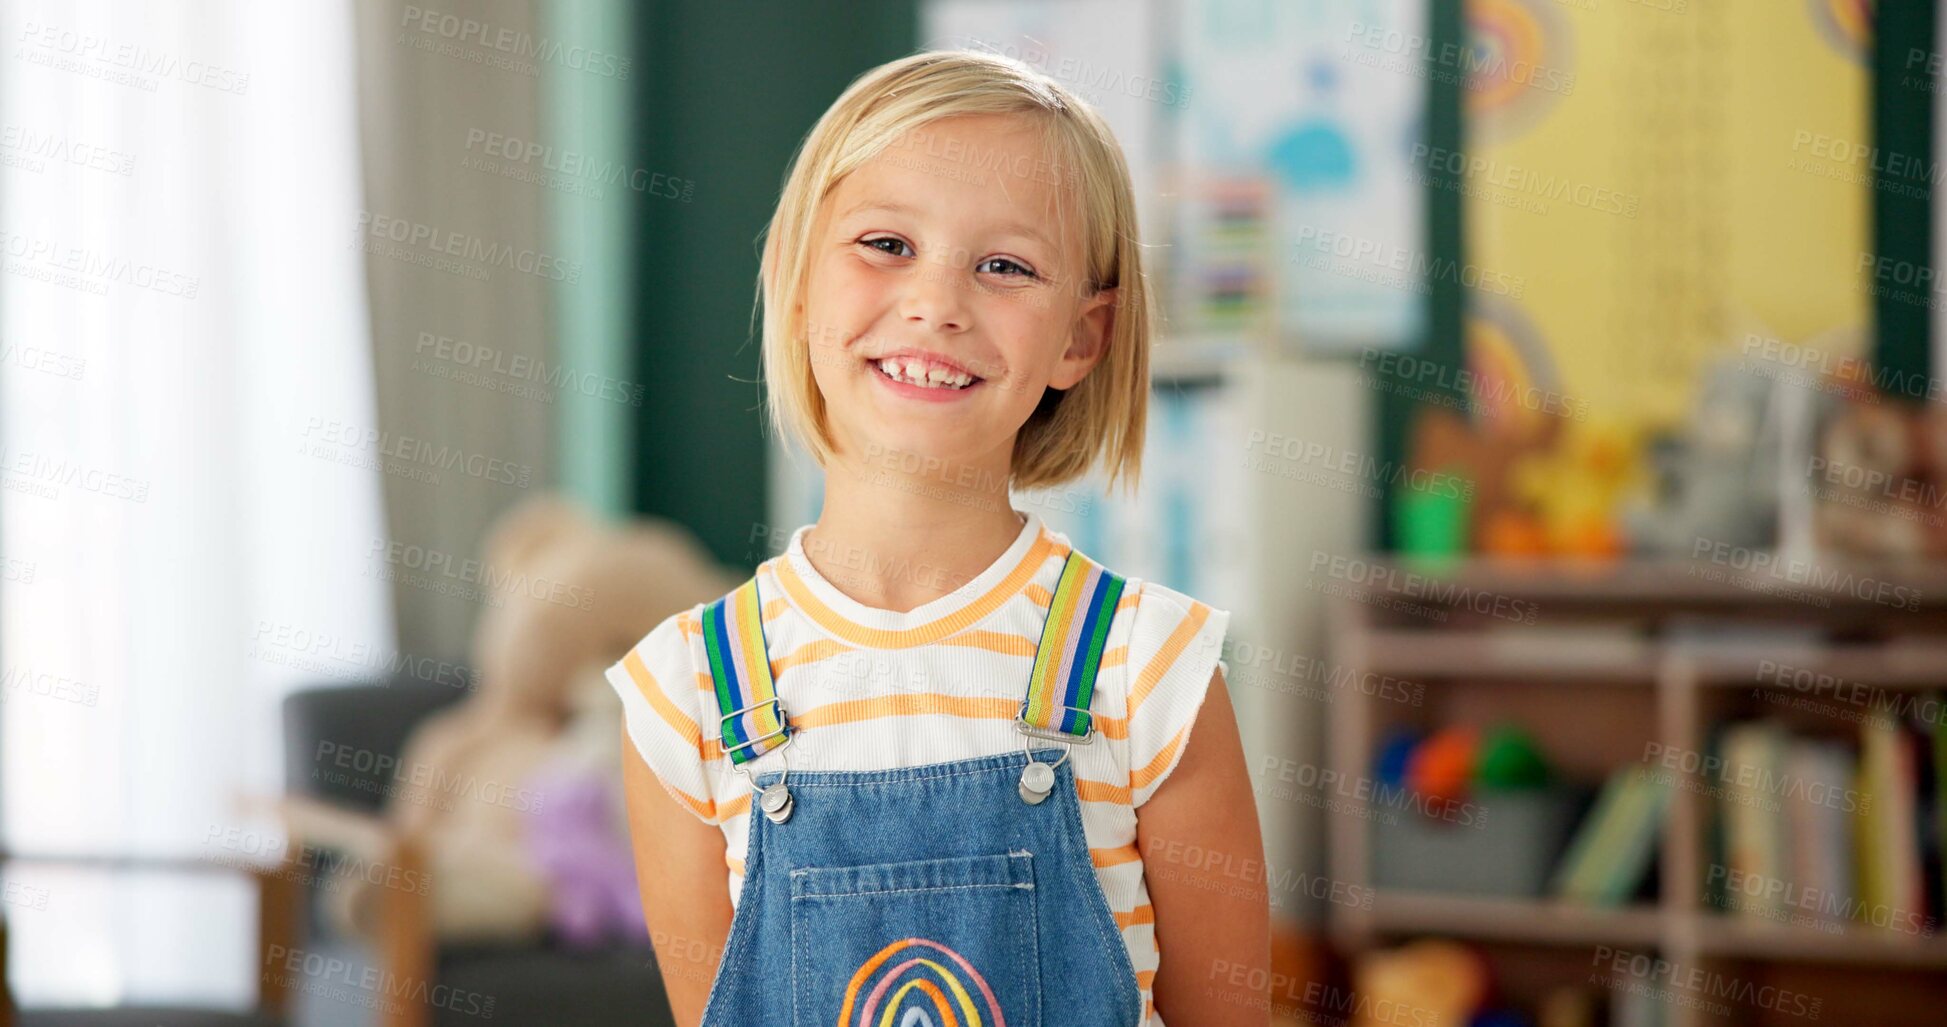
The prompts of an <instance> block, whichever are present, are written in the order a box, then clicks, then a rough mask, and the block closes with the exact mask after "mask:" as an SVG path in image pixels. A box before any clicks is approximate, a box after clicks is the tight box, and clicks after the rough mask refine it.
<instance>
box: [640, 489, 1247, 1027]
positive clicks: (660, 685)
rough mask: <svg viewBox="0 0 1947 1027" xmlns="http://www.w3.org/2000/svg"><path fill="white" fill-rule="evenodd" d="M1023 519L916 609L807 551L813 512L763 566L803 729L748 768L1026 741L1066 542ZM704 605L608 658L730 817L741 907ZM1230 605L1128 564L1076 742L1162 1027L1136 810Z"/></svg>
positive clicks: (896, 764) (680, 779)
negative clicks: (842, 581)
mask: <svg viewBox="0 0 1947 1027" xmlns="http://www.w3.org/2000/svg"><path fill="white" fill-rule="evenodd" d="M1024 516H1025V517H1026V523H1025V524H1024V525H1022V528H1021V533H1020V535H1019V537H1017V538H1016V539H1015V540H1014V543H1013V544H1012V545H1011V546H1010V547H1009V548H1008V550H1007V551H1006V552H1005V553H1002V554H1001V556H1000V558H999V559H997V560H996V561H994V563H993V564H992V565H991V566H989V567H988V568H987V569H986V570H984V571H982V572H981V573H980V574H979V575H977V576H976V577H974V578H973V579H972V580H970V581H968V582H967V583H966V584H965V585H963V586H961V587H958V588H955V589H953V590H952V591H950V592H948V593H947V594H946V595H943V596H941V597H940V598H938V599H935V600H933V601H932V602H929V603H926V604H925V605H923V606H920V607H917V608H915V609H913V610H910V611H907V612H904V613H899V612H894V611H891V610H881V609H876V608H874V607H869V606H865V605H864V604H862V603H859V602H857V601H856V600H853V599H851V598H850V597H848V596H847V595H845V594H844V593H843V592H841V591H839V589H838V588H837V587H835V586H834V585H833V584H832V583H831V582H830V581H827V580H826V579H825V578H824V577H822V576H821V575H820V574H819V572H818V571H817V570H815V569H813V567H812V565H811V563H810V561H809V560H808V559H806V557H805V552H804V541H803V540H804V535H805V532H806V531H807V530H808V529H809V527H810V526H809V525H806V526H805V527H801V528H799V529H797V530H796V531H795V532H793V533H792V535H791V541H790V544H789V546H788V547H787V548H786V550H785V551H784V552H783V553H782V554H780V555H778V556H774V557H772V558H771V559H769V560H766V561H764V563H762V564H760V565H759V566H758V569H757V589H758V598H759V605H760V608H761V609H762V611H763V613H762V616H763V620H764V634H765V640H766V643H767V645H768V647H769V653H770V658H771V666H772V673H773V675H774V677H775V680H776V686H777V694H778V697H779V698H780V699H782V700H783V701H784V705H785V706H786V708H787V710H788V712H789V715H790V723H791V727H792V741H791V744H790V745H789V746H788V747H786V748H784V749H781V750H778V751H776V752H770V753H766V754H765V755H764V756H763V757H762V758H760V759H758V760H756V761H753V762H751V763H749V764H746V766H745V769H746V770H747V771H749V772H750V774H751V775H752V776H756V775H757V774H761V773H763V772H765V771H769V770H775V769H778V767H779V766H780V765H782V764H781V762H780V761H782V760H784V759H785V758H786V754H788V762H789V766H790V767H791V769H793V770H813V769H815V770H891V769H897V768H901V767H911V766H917V765H921V764H927V763H940V762H945V761H949V760H958V759H971V758H974V757H979V756H990V755H995V754H997V753H1004V752H1019V751H1021V741H1022V739H1021V736H1020V735H1019V734H1018V733H1017V732H1016V731H1015V729H1014V718H1015V716H1016V714H1017V713H1018V712H1019V708H1020V702H1021V698H1022V696H1023V695H1024V694H1025V690H1026V688H1027V682H1028V676H1029V672H1030V671H1031V670H1032V668H1033V665H1034V649H1035V645H1036V643H1037V642H1039V641H1040V638H1041V629H1042V625H1043V623H1044V622H1045V621H1046V620H1047V616H1048V605H1049V603H1050V602H1051V600H1052V598H1053V592H1054V589H1055V587H1056V585H1057V583H1058V581H1059V579H1060V576H1061V570H1062V565H1063V563H1064V562H1065V561H1066V559H1067V556H1068V553H1069V550H1070V548H1071V546H1070V543H1069V540H1068V538H1067V536H1065V535H1063V534H1061V533H1060V532H1057V531H1054V530H1052V529H1049V528H1048V527H1046V526H1045V525H1044V524H1043V523H1042V521H1041V519H1040V518H1039V517H1038V516H1036V515H1035V514H1033V513H1027V514H1025V515H1024ZM910 571H911V573H912V574H915V575H919V574H925V573H926V571H925V570H924V569H923V568H911V569H910ZM703 605H704V604H698V605H697V606H695V607H692V608H690V609H688V610H685V611H682V612H680V613H677V614H674V615H672V616H671V617H669V618H668V619H666V620H664V621H663V622H662V623H661V624H659V625H657V626H656V627H655V629H654V630H652V631H650V632H649V634H648V635H647V636H646V637H645V638H643V639H642V641H640V642H638V643H636V645H635V646H634V648H632V649H631V650H630V651H629V653H628V655H626V656H624V657H623V658H622V659H621V660H620V661H618V662H616V663H615V664H614V665H613V666H611V667H609V668H608V672H607V673H608V680H609V683H610V684H611V685H613V686H614V688H615V690H616V692H617V694H619V695H620V696H621V698H622V705H623V708H624V711H625V714H626V718H627V724H628V729H629V737H630V738H631V739H632V740H633V741H634V743H635V747H636V749H637V750H638V751H640V752H641V754H642V758H643V760H644V761H645V762H647V763H648V765H649V767H650V769H651V770H653V771H655V774H656V776H657V778H658V779H659V780H660V781H661V782H662V785H663V787H664V788H666V789H667V790H668V791H669V793H670V795H671V796H673V797H674V798H675V799H676V801H677V802H678V803H680V804H681V805H682V806H683V807H684V808H686V809H688V810H690V811H691V812H692V813H694V814H695V815H696V816H697V817H698V818H700V819H702V820H703V821H704V822H705V823H710V824H716V825H718V826H719V827H720V828H721V829H722V830H723V835H724V840H725V842H726V844H727V851H726V853H725V859H726V861H727V862H728V864H729V874H728V879H727V881H726V886H727V887H728V888H729V891H730V901H731V904H732V906H733V907H734V906H735V904H736V903H737V902H738V900H739V898H740V897H741V893H742V890H743V882H744V874H743V870H744V856H745V847H746V846H747V845H748V843H749V837H748V832H749V822H748V820H747V819H746V818H748V817H749V816H750V815H751V788H750V784H749V782H747V781H746V780H745V779H744V777H743V776H742V775H741V774H739V773H737V772H736V771H734V770H732V769H731V764H730V761H729V760H728V759H726V758H725V756H724V754H723V748H722V743H721V740H720V737H719V736H718V734H717V724H718V713H717V706H716V697H715V693H714V692H713V691H712V690H711V688H712V686H711V681H710V676H709V674H708V667H709V660H708V657H707V655H706V652H705V649H704V644H703V636H702V634H701V633H700V631H699V627H698V626H699V624H700V623H701V619H702V610H703ZM1229 620H1230V614H1229V612H1228V611H1225V610H1220V609H1216V608H1214V607H1211V606H1208V605H1206V604H1204V603H1201V602H1198V601H1196V600H1194V599H1191V598H1189V597H1188V596H1185V595H1183V594H1182V593H1180V592H1176V591H1173V590H1171V589H1169V588H1165V587H1164V586H1162V585H1158V584H1156V583H1155V582H1151V581H1143V580H1141V579H1138V578H1133V577H1132V578H1128V579H1127V582H1126V584H1125V587H1124V590H1123V594H1122V599H1121V602H1120V603H1119V604H1118V605H1117V607H1116V611H1115V615H1114V618H1113V619H1112V620H1111V621H1110V623H1109V633H1108V636H1107V639H1106V643H1105V650H1104V655H1103V658H1102V663H1101V670H1100V672H1099V673H1098V674H1097V677H1096V681H1095V691H1094V698H1093V700H1092V704H1091V709H1092V711H1093V714H1094V720H1095V724H1096V728H1097V731H1098V734H1097V736H1096V740H1095V742H1094V743H1092V744H1087V745H1076V746H1073V747H1072V750H1071V751H1072V756H1071V757H1070V759H1071V760H1072V761H1073V762H1074V766H1075V779H1076V786H1077V789H1078V792H1079V794H1080V797H1081V809H1082V827H1083V830H1084V833H1085V834H1086V835H1087V838H1088V845H1089V856H1090V858H1091V859H1092V861H1093V862H1094V864H1095V873H1096V878H1097V879H1098V880H1099V881H1100V882H1101V884H1102V891H1103V894H1104V895H1105V896H1106V897H1107V898H1108V901H1109V908H1110V910H1112V911H1113V912H1114V913H1115V918H1116V922H1117V924H1118V925H1120V926H1121V928H1122V938H1123V941H1124V942H1125V943H1126V944H1127V945H1128V948H1129V958H1130V962H1131V963H1133V964H1134V966H1135V968H1136V978H1137V983H1138V985H1139V986H1140V988H1141V990H1142V994H1143V1004H1144V1009H1145V1011H1146V1013H1147V1015H1146V1020H1145V1022H1146V1023H1147V1024H1148V1025H1149V1027H1162V1020H1161V1018H1160V1017H1157V1016H1156V1015H1155V1013H1154V1009H1153V1005H1152V1002H1151V995H1150V992H1151V983H1152V982H1153V980H1154V978H1155V976H1156V967H1157V965H1158V963H1159V962H1160V953H1159V952H1158V951H1157V947H1156V936H1155V926H1154V925H1155V914H1154V910H1153V909H1152V908H1151V906H1150V902H1149V890H1148V888H1147V887H1146V886H1145V883H1144V879H1143V863H1142V858H1141V856H1140V854H1139V853H1138V852H1137V849H1136V808H1137V807H1139V806H1141V805H1142V804H1143V803H1144V802H1147V801H1148V800H1149V797H1150V796H1151V795H1153V794H1155V792H1156V789H1157V787H1158V786H1160V785H1161V784H1162V782H1163V780H1164V779H1165V778H1166V777H1168V776H1169V774H1170V772H1171V771H1172V770H1173V769H1175V767H1176V764H1177V761H1178V759H1179V758H1180V756H1181V754H1182V752H1183V746H1184V743H1185V742H1186V741H1187V740H1188V738H1189V734H1190V727H1191V724H1192V723H1193V722H1194V721H1195V719H1196V715H1197V710H1198V708H1199V707H1200V706H1201V704H1202V702H1203V697H1204V695H1205V693H1206V691H1207V689H1208V686H1209V683H1210V676H1211V672H1212V670H1213V669H1214V668H1215V667H1217V666H1218V665H1219V664H1220V662H1221V661H1220V659H1219V656H1220V648H1221V643H1222V642H1223V637H1224V629H1225V627H1226V625H1227V624H1228V623H1229ZM706 728H707V730H706ZM1037 744H1049V743H1037Z"/></svg>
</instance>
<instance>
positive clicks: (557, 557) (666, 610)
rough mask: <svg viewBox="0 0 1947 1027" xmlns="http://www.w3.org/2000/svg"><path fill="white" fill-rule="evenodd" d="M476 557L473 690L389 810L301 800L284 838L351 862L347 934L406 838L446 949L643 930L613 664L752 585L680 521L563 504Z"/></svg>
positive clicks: (381, 898)
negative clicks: (615, 516)
mask: <svg viewBox="0 0 1947 1027" xmlns="http://www.w3.org/2000/svg"><path fill="white" fill-rule="evenodd" d="M483 549H484V552H483V554H482V555H483V564H484V566H485V567H486V568H487V569H488V573H487V574H486V577H487V579H488V580H489V581H490V582H491V583H492V585H493V590H492V598H491V599H490V600H489V601H488V603H487V604H486V606H485V608H484V609H483V611H482V613H481V616H480V619H479V621H478V623H477V625H476V626H475V630H474V635H473V638H472V640H471V644H470V657H471V664H472V667H473V669H474V671H475V672H476V674H477V680H476V683H475V685H474V688H473V691H472V694H470V695H468V696H467V697H466V698H465V699H463V700H461V701H460V702H458V703H457V704H455V705H453V706H450V707H448V708H446V709H444V710H442V711H441V712H438V713H435V714H433V715H431V716H429V717H428V718H427V719H426V720H425V721H424V722H423V723H421V724H420V725H419V726H418V727H417V728H416V729H415V730H414V731H413V733H412V734H411V735H410V737H409V738H408V740H407V743H406V745H405V748H404V752H403V753H401V755H400V759H399V764H398V765H399V771H398V772H397V773H396V774H395V777H394V781H393V782H392V783H393V784H394V785H395V787H393V788H391V789H389V796H388V801H387V804H386V808H385V811H384V813H383V814H382V815H381V816H380V817H377V818H373V817H369V816H367V815H364V814H361V813H357V812H353V811H348V810H343V809H338V808H333V807H328V806H326V805H325V804H323V803H321V802H318V801H316V800H312V799H307V798H302V797H295V796H293V797H287V798H286V799H285V800H284V801H283V803H282V804H281V805H282V810H283V813H284V818H285V822H286V825H287V828H288V829H289V830H290V832H291V834H292V837H293V840H294V841H296V840H299V839H302V840H305V841H308V842H312V843H315V844H320V845H326V846H329V847H332V848H335V849H339V850H340V851H343V852H346V853H347V854H349V855H350V856H351V857H352V858H351V859H350V860H347V861H346V865H347V866H348V867H351V868H353V869H351V870H341V871H340V874H339V876H338V879H336V880H334V881H332V882H331V886H330V887H328V888H326V889H325V894H326V896H327V900H326V910H327V915H328V917H329V918H330V920H331V921H332V923H333V925H334V927H336V928H337V930H338V931H339V932H340V933H343V934H349V935H354V936H360V937H365V938H371V937H373V936H374V935H375V933H376V931H377V923H378V916H379V905H380V904H381V903H383V902H385V901H386V900H387V896H386V895H385V894H384V893H385V891H386V890H387V888H388V887H390V885H388V884H387V876H386V875H383V874H374V873H371V872H369V865H370V863H371V862H383V861H385V860H388V859H390V858H392V857H393V856H394V855H396V853H397V852H398V851H399V849H400V846H401V845H402V844H410V845H411V846H412V847H413V848H414V850H415V851H416V853H417V858H418V859H419V860H421V861H423V864H424V879H425V880H426V881H427V882H429V888H428V897H429V900H430V901H429V905H430V908H431V930H432V934H433V936H434V937H435V938H436V939H437V940H439V941H442V942H452V941H468V942H479V941H509V940H521V939H531V938H534V937H536V936H538V935H540V934H541V933H542V932H543V931H544V930H546V929H547V928H550V927H552V928H554V929H555V930H556V932H557V933H558V934H565V935H566V936H567V937H568V938H569V939H570V940H579V941H586V942H593V941H595V940H596V939H597V938H598V937H599V936H601V935H603V934H604V933H613V932H611V931H610V929H611V928H619V929H620V931H621V933H624V934H627V935H629V936H636V935H639V934H640V933H641V930H642V928H641V913H640V906H639V905H638V904H636V903H635V900H634V894H635V882H634V880H633V878H632V876H628V872H629V871H630V868H631V867H632V863H631V862H630V855H629V852H628V838H627V829H626V827H625V826H624V816H623V808H622V799H621V795H620V783H619V780H617V775H616V773H615V767H616V765H617V761H618V757H619V746H620V738H621V723H620V719H621V707H620V705H619V704H618V703H616V702H615V699H614V696H613V693H612V692H611V691H610V690H609V688H608V685H607V683H606V681H605V680H604V678H603V670H604V669H605V668H606V667H608V666H610V665H611V664H613V663H614V662H615V661H617V660H619V659H621V658H622V656H623V655H624V654H626V653H627V651H628V650H629V648H630V647H631V646H633V645H634V644H635V643H636V642H637V641H639V640H640V639H641V638H642V637H643V636H644V635H645V634H647V633H648V631H649V630H650V629H651V628H653V627H655V625H657V624H658V623H660V622H661V621H662V620H663V619H665V618H666V617H668V616H670V615H671V614H674V613H676V612H679V611H681V610H684V609H688V608H690V607H692V606H694V605H696V604H697V603H699V602H705V601H708V600H711V599H714V598H716V597H718V596H720V595H723V594H724V593H726V592H728V591H729V590H730V589H731V588H733V587H735V585H736V584H737V582H738V581H740V580H741V579H742V575H739V574H737V573H735V572H733V571H732V570H730V569H728V568H726V567H724V566H722V565H720V564H718V563H717V562H716V561H715V560H714V559H713V558H712V557H711V556H710V555H709V554H708V553H707V552H706V551H705V550H704V548H703V547H702V545H701V544H700V543H699V542H698V541H697V540H696V539H695V538H694V536H692V535H691V534H690V533H689V532H687V531H686V530H684V529H682V528H680V527H678V526H676V525H674V524H671V523H669V522H665V521H657V520H636V521H632V522H627V523H623V524H609V523H604V522H602V521H599V520H597V519H596V518H594V517H592V516H591V515H589V514H588V513H586V512H585V511H583V510H582V509H581V508H580V507H578V506H577V505H575V504H574V503H572V502H570V501H568V500H566V499H564V498H561V497H558V496H553V495H538V496H535V497H532V498H530V499H528V500H525V501H523V502H521V503H520V504H518V505H516V506H515V507H513V508H512V509H510V510H509V511H508V512H507V513H505V514H504V515H502V517H501V518H500V519H499V520H498V521H496V522H495V524H494V526H493V527H492V528H491V529H490V531H489V532H488V537H487V538H486V540H485V545H484V547H483ZM374 881H376V882H378V883H373V882H374Z"/></svg>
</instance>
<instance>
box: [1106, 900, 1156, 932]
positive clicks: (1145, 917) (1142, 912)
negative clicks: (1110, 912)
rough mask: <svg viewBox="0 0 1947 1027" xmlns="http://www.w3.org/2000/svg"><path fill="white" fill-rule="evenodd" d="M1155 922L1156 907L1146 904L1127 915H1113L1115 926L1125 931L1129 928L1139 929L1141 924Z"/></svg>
mask: <svg viewBox="0 0 1947 1027" xmlns="http://www.w3.org/2000/svg"><path fill="white" fill-rule="evenodd" d="M1155 922H1156V907H1155V906H1152V905H1150V904H1149V903H1147V902H1145V903H1143V904H1142V905H1140V906H1137V907H1136V908H1135V909H1132V910H1130V911H1129V912H1127V913H1117V914H1116V915H1115V925H1116V926H1117V927H1120V928H1122V929H1123V930H1125V931H1126V930H1128V929H1129V928H1131V927H1141V926H1142V925H1143V924H1153V923H1155Z"/></svg>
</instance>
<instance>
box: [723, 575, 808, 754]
mask: <svg viewBox="0 0 1947 1027" xmlns="http://www.w3.org/2000/svg"><path fill="white" fill-rule="evenodd" d="M703 645H704V647H705V648H706V649H708V650H709V652H710V680H711V681H713V682H715V684H716V692H717V711H718V712H719V713H721V714H723V716H722V718H721V719H720V720H719V721H718V725H719V727H720V728H721V730H722V735H723V751H724V752H726V753H728V754H729V755H730V761H731V762H732V763H733V764H741V763H749V762H750V761H751V760H754V759H756V758H757V757H759V756H762V755H764V754H765V753H767V752H769V751H771V750H772V749H775V748H777V747H778V746H780V745H783V744H784V743H785V742H786V741H787V740H788V739H789V738H790V736H791V726H790V724H789V723H788V722H787V721H786V718H785V712H784V704H783V703H782V702H780V701H778V697H777V682H776V681H774V680H773V679H772V678H771V660H770V655H769V651H768V649H767V648H766V647H765V644H764V615H763V608H762V607H761V606H760V605H759V603H758V600H757V579H756V578H754V577H753V578H751V579H750V580H749V581H746V582H744V583H743V584H742V585H739V586H737V588H736V589H735V590H734V591H732V592H731V593H730V594H729V595H726V596H724V597H723V598H722V599H719V600H717V601H716V602H714V603H711V604H710V605H708V606H706V607H704V608H703Z"/></svg>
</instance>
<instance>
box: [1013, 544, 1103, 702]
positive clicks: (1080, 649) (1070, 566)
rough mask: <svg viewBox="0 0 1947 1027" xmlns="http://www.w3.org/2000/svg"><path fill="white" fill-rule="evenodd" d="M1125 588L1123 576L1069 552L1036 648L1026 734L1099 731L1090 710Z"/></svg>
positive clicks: (1031, 676)
mask: <svg viewBox="0 0 1947 1027" xmlns="http://www.w3.org/2000/svg"><path fill="white" fill-rule="evenodd" d="M1122 586H1123V579H1122V578H1121V577H1120V576H1118V575H1115V574H1112V573H1110V572H1109V570H1108V568H1106V567H1103V566H1102V565H1101V564H1098V563H1096V562H1095V561H1093V560H1091V559H1089V558H1088V557H1086V556H1083V555H1082V554H1081V553H1079V552H1076V551H1074V550H1072V549H1071V550H1069V552H1068V563H1067V564H1066V565H1064V566H1063V567H1062V569H1061V581H1060V582H1058V583H1057V584H1056V585H1055V598H1054V601H1053V602H1051V603H1049V604H1048V619H1047V621H1046V622H1045V623H1043V624H1042V626H1041V644H1040V645H1038V646H1036V647H1035V652H1034V672H1033V673H1032V674H1030V675H1029V677H1028V694H1027V696H1026V698H1024V699H1022V700H1021V713H1020V716H1019V717H1018V718H1017V720H1018V722H1017V725H1016V726H1017V727H1018V728H1019V729H1020V730H1021V731H1022V732H1024V733H1027V734H1038V733H1052V734H1055V735H1073V736H1075V737H1077V738H1082V739H1087V738H1088V737H1089V735H1090V734H1091V733H1092V732H1093V731H1094V730H1095V723H1094V718H1093V717H1092V716H1090V715H1089V711H1088V708H1089V704H1090V703H1091V702H1092V701H1094V698H1095V674H1096V670H1097V669H1098V668H1099V667H1100V666H1101V664H1102V650H1103V649H1104V648H1106V647H1107V645H1108V639H1109V622H1110V621H1111V620H1114V619H1115V608H1116V604H1117V603H1118V602H1120V601H1121V599H1122Z"/></svg>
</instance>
